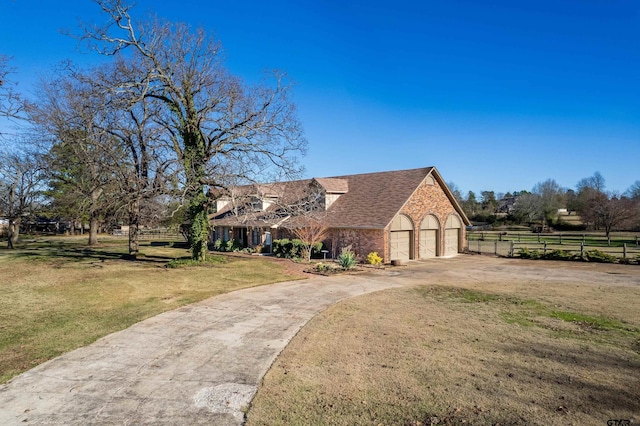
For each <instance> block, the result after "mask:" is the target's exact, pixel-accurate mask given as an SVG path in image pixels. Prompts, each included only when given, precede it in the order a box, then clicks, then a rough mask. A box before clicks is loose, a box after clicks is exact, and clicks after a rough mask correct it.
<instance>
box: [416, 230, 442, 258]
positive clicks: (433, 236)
mask: <svg viewBox="0 0 640 426" xmlns="http://www.w3.org/2000/svg"><path fill="white" fill-rule="evenodd" d="M437 235H438V231H437V230H435V229H421V230H420V259H427V258H430V257H436V247H437Z"/></svg>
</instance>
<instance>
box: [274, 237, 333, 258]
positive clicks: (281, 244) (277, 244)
mask: <svg viewBox="0 0 640 426" xmlns="http://www.w3.org/2000/svg"><path fill="white" fill-rule="evenodd" d="M320 250H322V243H316V244H313V245H312V246H311V254H312V255H313V254H315V253H318V252H320ZM273 254H274V255H275V256H276V257H282V258H285V259H300V258H303V259H306V258H307V256H305V255H306V254H307V247H306V246H305V244H304V243H303V242H302V240H300V239H297V238H295V239H293V240H290V239H288V238H282V239H279V240H273Z"/></svg>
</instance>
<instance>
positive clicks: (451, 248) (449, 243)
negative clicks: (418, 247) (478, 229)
mask: <svg viewBox="0 0 640 426" xmlns="http://www.w3.org/2000/svg"><path fill="white" fill-rule="evenodd" d="M460 228H462V222H460V219H459V218H458V216H456V215H453V214H452V215H449V217H448V218H447V223H446V229H445V230H444V255H445V256H455V255H456V254H458V250H459V247H460V242H459V235H460Z"/></svg>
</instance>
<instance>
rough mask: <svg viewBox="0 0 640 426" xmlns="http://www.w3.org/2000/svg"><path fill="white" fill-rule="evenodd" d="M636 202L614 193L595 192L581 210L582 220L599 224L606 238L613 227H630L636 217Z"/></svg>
mask: <svg viewBox="0 0 640 426" xmlns="http://www.w3.org/2000/svg"><path fill="white" fill-rule="evenodd" d="M638 213H639V212H638V204H637V203H636V202H634V200H632V199H630V198H627V197H621V196H619V195H618V194H615V193H605V192H595V193H594V195H593V196H592V197H591V198H589V199H588V200H587V202H586V204H585V205H584V207H583V210H582V211H581V213H580V214H581V217H583V221H587V222H589V223H594V224H597V225H598V226H601V227H602V228H603V229H604V231H605V233H606V235H607V238H609V235H610V234H611V231H612V230H614V229H619V228H624V227H631V226H633V224H634V222H635V221H637V219H638Z"/></svg>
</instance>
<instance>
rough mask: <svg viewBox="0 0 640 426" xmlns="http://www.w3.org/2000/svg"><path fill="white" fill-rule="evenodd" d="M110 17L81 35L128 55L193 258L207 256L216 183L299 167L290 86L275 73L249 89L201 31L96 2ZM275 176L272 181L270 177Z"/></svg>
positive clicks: (300, 147) (116, 0) (116, 1)
mask: <svg viewBox="0 0 640 426" xmlns="http://www.w3.org/2000/svg"><path fill="white" fill-rule="evenodd" d="M96 2H97V3H98V4H99V5H100V6H101V8H102V9H103V11H104V12H105V13H107V14H108V15H109V17H110V24H109V25H107V26H106V27H85V28H84V34H83V38H84V39H85V40H87V41H88V42H89V43H90V44H91V45H92V47H94V48H95V49H96V50H98V51H99V52H100V53H102V54H106V55H119V54H122V55H127V56H126V57H127V58H129V59H130V60H131V61H134V62H135V63H136V66H137V67H139V69H140V71H141V73H140V74H139V76H143V77H144V78H143V79H137V78H132V79H129V80H128V81H122V82H121V83H120V85H119V88H120V89H121V90H127V89H128V88H131V87H136V90H138V91H140V93H141V94H142V96H144V97H146V98H149V99H152V100H154V101H155V102H157V103H159V104H160V105H161V107H162V108H163V110H164V113H163V114H162V115H161V117H162V118H161V119H160V120H158V122H159V123H160V124H161V125H163V126H164V127H165V129H166V131H167V132H168V134H169V137H170V140H171V143H172V148H173V150H174V152H175V155H176V156H177V158H178V159H179V161H180V163H181V165H182V170H183V176H184V185H185V202H186V204H187V206H188V212H189V220H190V232H189V237H190V245H191V250H192V257H193V258H194V259H199V260H202V259H204V258H205V256H206V243H207V238H208V233H209V219H208V207H209V206H208V199H207V197H206V195H205V194H206V192H207V191H208V190H209V189H210V188H218V187H223V186H224V182H225V181H226V180H227V179H226V178H227V175H228V174H229V173H231V174H233V175H234V176H237V177H238V178H244V179H247V180H251V181H258V180H262V181H265V180H269V179H268V177H269V176H270V175H271V174H272V173H274V172H276V173H285V174H288V175H293V174H295V173H297V172H299V168H298V167H297V161H296V156H297V155H298V154H300V153H301V152H303V151H304V148H305V144H306V141H305V139H304V138H303V136H302V130H301V126H300V123H299V121H298V119H297V116H296V112H295V106H294V104H293V103H292V102H291V101H290V100H289V99H288V94H289V90H290V85H288V84H286V83H285V82H284V79H283V76H282V75H281V74H277V73H276V74H275V75H274V79H273V83H272V84H264V85H261V86H257V87H248V86H246V85H244V84H243V83H242V82H241V81H240V79H238V78H237V77H234V76H233V75H231V74H230V73H229V72H228V71H227V70H226V69H225V68H224V66H223V65H222V58H221V46H220V43H218V42H216V41H215V40H212V39H210V38H208V37H206V35H205V33H204V32H203V31H202V30H199V31H196V32H192V31H191V30H190V29H189V28H188V27H187V26H186V25H183V24H173V23H170V22H160V21H158V20H152V21H148V22H144V23H142V24H141V25H140V26H139V27H138V26H136V25H135V24H134V22H133V19H132V18H131V15H130V14H129V10H130V6H128V5H126V4H124V3H122V2H121V1H120V0H96ZM274 180H275V179H274Z"/></svg>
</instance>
